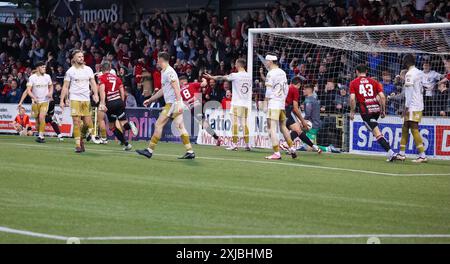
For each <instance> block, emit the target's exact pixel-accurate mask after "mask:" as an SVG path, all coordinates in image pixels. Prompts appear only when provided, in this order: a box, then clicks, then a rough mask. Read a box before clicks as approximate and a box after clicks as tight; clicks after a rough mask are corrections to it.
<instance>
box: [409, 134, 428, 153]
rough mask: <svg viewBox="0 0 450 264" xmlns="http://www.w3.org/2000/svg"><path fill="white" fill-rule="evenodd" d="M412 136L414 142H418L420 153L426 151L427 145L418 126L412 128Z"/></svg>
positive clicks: (417, 146)
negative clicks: (424, 143) (425, 145)
mask: <svg viewBox="0 0 450 264" xmlns="http://www.w3.org/2000/svg"><path fill="white" fill-rule="evenodd" d="M411 133H412V136H413V138H414V142H415V143H416V148H417V150H418V151H419V153H424V152H425V147H424V145H423V139H422V137H421V136H420V133H419V129H418V128H412V129H411Z"/></svg>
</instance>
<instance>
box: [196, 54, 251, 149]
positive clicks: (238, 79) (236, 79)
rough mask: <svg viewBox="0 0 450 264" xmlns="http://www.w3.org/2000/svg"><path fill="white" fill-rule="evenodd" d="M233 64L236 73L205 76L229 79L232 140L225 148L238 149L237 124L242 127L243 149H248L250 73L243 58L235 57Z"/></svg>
mask: <svg viewBox="0 0 450 264" xmlns="http://www.w3.org/2000/svg"><path fill="white" fill-rule="evenodd" d="M235 65H236V68H237V70H238V72H237V73H231V74H230V75H227V76H211V75H209V74H206V75H205V77H206V78H210V79H214V80H226V81H231V85H232V89H233V91H232V94H233V97H232V98H231V111H230V112H231V113H232V114H233V125H232V128H233V138H232V141H233V142H232V144H231V146H230V147H229V148H227V150H238V147H237V143H238V131H239V127H238V126H241V127H243V128H244V129H243V130H244V142H245V150H247V151H250V150H251V149H250V138H249V134H250V133H249V129H248V121H247V118H248V115H249V113H250V111H251V104H252V75H251V74H250V73H248V72H247V71H246V70H245V66H246V62H245V60H243V59H237V60H236V63H235Z"/></svg>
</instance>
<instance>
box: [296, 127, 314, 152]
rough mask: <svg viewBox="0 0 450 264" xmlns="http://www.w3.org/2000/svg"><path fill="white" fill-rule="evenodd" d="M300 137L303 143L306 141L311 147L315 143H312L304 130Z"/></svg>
mask: <svg viewBox="0 0 450 264" xmlns="http://www.w3.org/2000/svg"><path fill="white" fill-rule="evenodd" d="M299 137H300V139H301V140H302V142H303V143H306V144H307V145H308V146H310V147H311V148H313V147H314V143H312V141H311V139H309V137H308V136H307V135H306V133H305V132H304V131H302V133H301V134H300V136H299Z"/></svg>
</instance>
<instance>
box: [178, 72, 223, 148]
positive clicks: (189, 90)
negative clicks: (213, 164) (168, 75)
mask: <svg viewBox="0 0 450 264" xmlns="http://www.w3.org/2000/svg"><path fill="white" fill-rule="evenodd" d="M179 80H180V87H181V90H180V94H181V97H182V98H183V101H184V102H185V103H186V105H187V106H188V108H189V109H190V110H191V114H192V115H193V116H194V119H195V121H197V122H198V123H200V124H201V125H202V128H204V129H205V130H206V132H208V134H210V135H211V136H212V137H213V138H214V139H215V140H216V146H220V144H221V140H220V138H219V136H218V135H217V134H216V132H215V131H214V130H213V129H212V128H211V127H210V126H209V124H208V122H207V121H206V120H205V114H204V112H203V109H202V88H203V87H206V86H207V85H208V82H207V81H206V79H205V78H203V79H202V82H201V83H200V82H192V83H188V80H187V77H186V76H181V77H180V78H179Z"/></svg>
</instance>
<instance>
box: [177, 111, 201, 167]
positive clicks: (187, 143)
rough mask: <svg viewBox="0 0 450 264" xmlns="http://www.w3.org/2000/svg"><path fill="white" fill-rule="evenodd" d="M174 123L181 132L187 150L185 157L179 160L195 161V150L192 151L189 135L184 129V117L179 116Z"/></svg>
mask: <svg viewBox="0 0 450 264" xmlns="http://www.w3.org/2000/svg"><path fill="white" fill-rule="evenodd" d="M172 122H173V123H174V125H175V127H176V128H177V129H178V131H179V132H180V137H181V142H183V145H184V148H185V149H186V154H184V156H182V157H180V158H179V159H194V158H195V153H194V150H193V149H192V145H191V141H190V138H189V133H188V132H187V130H186V128H185V127H184V122H183V115H178V116H177V117H175V118H174V119H173V121H172Z"/></svg>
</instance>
